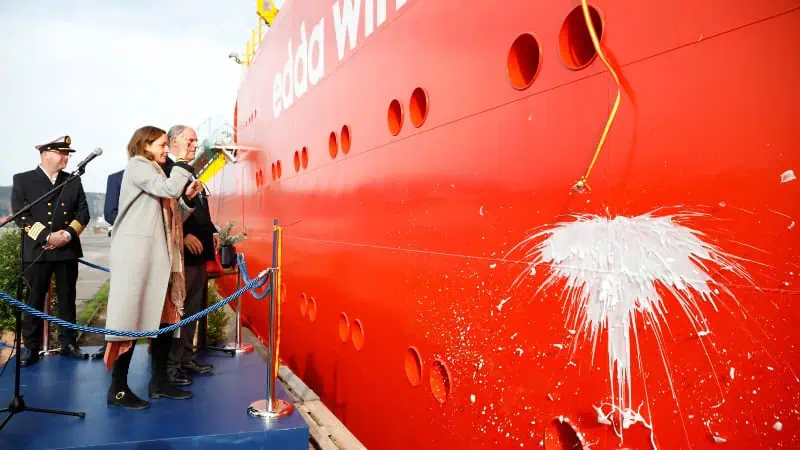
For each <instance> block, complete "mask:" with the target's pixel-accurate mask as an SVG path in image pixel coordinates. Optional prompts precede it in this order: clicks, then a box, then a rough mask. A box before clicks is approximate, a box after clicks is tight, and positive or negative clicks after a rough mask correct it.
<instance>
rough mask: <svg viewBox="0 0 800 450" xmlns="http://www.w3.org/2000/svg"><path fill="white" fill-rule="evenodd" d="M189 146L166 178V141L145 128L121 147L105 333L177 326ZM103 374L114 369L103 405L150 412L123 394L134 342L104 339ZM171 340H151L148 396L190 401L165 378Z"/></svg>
mask: <svg viewBox="0 0 800 450" xmlns="http://www.w3.org/2000/svg"><path fill="white" fill-rule="evenodd" d="M191 153H194V151H193V150H192V151H190V150H189V148H188V147H186V146H184V147H183V148H182V149H179V150H178V154H176V156H177V160H176V161H175V166H174V168H173V170H172V172H171V174H170V176H169V177H167V176H166V175H165V174H164V171H163V170H162V168H161V164H164V163H165V162H166V158H167V134H166V132H164V130H162V129H160V128H156V127H152V126H146V127H142V128H140V129H138V130H136V132H134V134H133V137H131V140H130V142H129V143H128V156H129V158H130V159H129V160H128V165H127V166H126V168H125V174H124V175H123V177H122V188H121V190H120V196H119V214H118V215H117V218H116V221H115V222H114V230H113V234H112V235H111V252H110V255H109V267H110V272H111V289H110V291H109V295H108V312H107V319H106V327H107V328H109V329H113V330H124V331H148V330H154V329H158V328H163V327H165V326H168V325H169V324H173V323H176V322H178V321H179V320H180V319H181V315H182V314H183V301H184V298H185V297H186V292H185V290H186V287H185V286H186V285H185V281H184V278H183V227H182V225H183V220H184V219H185V218H186V217H188V215H189V213H191V211H192V208H191V204H192V202H193V199H194V197H195V196H196V195H197V192H198V191H199V190H200V189H201V187H200V184H199V182H197V181H194V182H192V176H193V175H194V170H193V168H192V166H190V165H189V164H188V163H187V162H186V160H189V159H191V158H193V157H194V155H192V154H191ZM106 341H108V344H107V348H106V352H105V362H106V367H107V368H108V369H111V367H112V366H113V372H112V380H111V386H110V387H109V390H108V397H107V402H108V403H109V404H111V405H118V406H122V407H125V408H131V409H143V408H147V407H148V406H150V403H148V402H147V401H145V400H142V399H141V398H139V397H137V396H136V394H134V393H133V392H132V391H131V389H130V387H128V367H129V366H130V362H131V357H132V356H133V348H134V345H135V343H136V340H135V339H133V338H129V337H121V336H110V335H107V336H106ZM171 342H172V333H166V334H162V335H160V336H158V337H156V338H153V341H152V347H151V353H152V358H153V362H152V375H151V379H150V386H149V389H148V391H149V395H150V397H153V398H157V397H170V398H175V399H186V398H191V396H192V393H191V392H188V391H183V390H181V389H178V388H177V387H175V386H173V385H172V384H170V382H169V378H168V377H167V357H168V354H169V348H170V344H171Z"/></svg>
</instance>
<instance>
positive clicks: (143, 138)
mask: <svg viewBox="0 0 800 450" xmlns="http://www.w3.org/2000/svg"><path fill="white" fill-rule="evenodd" d="M165 134H167V132H166V131H164V130H162V129H161V128H158V127H154V126H152V125H146V126H143V127H142V128H139V129H138V130H136V131H134V132H133V136H131V140H130V142H128V157H129V158H133V157H134V156H136V155H141V156H144V157H145V158H147V159H149V160H151V161H152V160H153V155H151V154H150V153H148V152H146V151H145V150H144V149H145V147H147V146H148V145H150V144H152V143H153V142H155V141H156V139H158V138H160V137H161V136H164V135H165Z"/></svg>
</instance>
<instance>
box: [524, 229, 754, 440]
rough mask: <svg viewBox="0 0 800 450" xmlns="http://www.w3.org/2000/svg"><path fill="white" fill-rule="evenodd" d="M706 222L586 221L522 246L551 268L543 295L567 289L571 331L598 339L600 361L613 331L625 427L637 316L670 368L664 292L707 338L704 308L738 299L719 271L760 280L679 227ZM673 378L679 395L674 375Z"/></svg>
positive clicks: (611, 350) (615, 379) (614, 387)
mask: <svg viewBox="0 0 800 450" xmlns="http://www.w3.org/2000/svg"><path fill="white" fill-rule="evenodd" d="M698 216H701V214H676V215H668V216H661V217H655V216H653V215H652V214H645V215H641V216H637V217H623V216H618V217H615V218H613V219H610V218H606V217H601V216H596V215H582V216H576V217H575V219H576V220H574V221H571V222H562V223H558V224H556V225H554V226H552V227H550V228H549V229H546V230H544V231H540V232H538V233H536V234H533V235H532V236H530V237H528V238H527V239H526V240H525V241H523V242H522V243H521V244H520V245H523V244H530V245H532V248H530V250H529V251H528V253H527V255H526V256H527V258H528V261H529V262H530V263H532V264H534V265H540V264H549V265H550V269H551V270H550V274H549V276H548V278H547V279H546V280H545V282H544V283H542V285H541V286H540V288H539V291H542V290H545V289H553V290H561V285H560V284H559V283H561V282H564V283H565V284H566V286H565V288H564V289H563V292H564V294H563V295H564V297H565V298H564V301H565V303H566V310H567V316H568V318H567V321H568V322H569V323H568V325H569V326H570V327H571V328H572V327H573V326H572V325H574V328H577V329H578V330H579V333H580V334H581V335H583V336H585V337H586V338H587V339H591V341H592V359H594V353H595V350H596V345H597V341H598V338H599V336H600V334H601V333H602V332H603V331H605V332H606V333H608V370H609V380H610V383H611V399H612V402H613V403H614V406H615V408H614V410H615V411H616V412H617V413H619V414H620V416H621V417H620V419H621V422H622V423H624V422H625V421H626V415H630V414H631V411H632V410H631V402H632V398H631V397H632V388H631V373H630V369H631V332H633V337H634V339H635V340H636V342H637V344H636V345H637V347H638V336H637V331H638V330H637V324H636V322H637V318H643V319H644V320H645V321H648V322H649V323H652V325H653V327H652V328H648V329H651V330H653V333H654V334H655V336H656V338H657V341H658V345H659V347H660V350H661V356H662V361H663V363H664V366H665V368H666V369H668V367H667V361H666V357H665V356H664V351H663V339H662V331H661V327H662V322H666V308H665V304H664V303H665V300H670V301H671V299H669V298H667V299H665V298H662V296H661V294H660V293H659V291H658V290H657V286H658V285H660V286H662V287H664V288H666V290H667V291H668V292H669V293H671V294H672V295H671V297H674V299H675V301H677V305H678V306H679V307H680V308H681V310H682V311H683V312H684V314H685V315H686V317H687V318H688V319H689V320H690V322H691V324H692V326H693V328H694V331H695V333H697V334H698V336H705V335H707V334H708V333H710V329H709V328H708V325H707V320H706V318H705V315H704V314H703V311H702V310H701V308H700V304H701V303H704V302H708V303H710V304H711V306H712V307H713V308H714V310H715V311H716V310H717V307H716V304H715V303H714V302H715V299H718V298H719V292H720V291H723V292H725V293H727V294H728V295H730V297H731V298H733V295H732V294H731V292H730V291H729V290H728V289H727V288H726V287H725V286H724V285H721V284H718V283H717V282H716V281H715V280H714V278H713V277H712V273H715V272H712V267H713V266H716V268H717V269H719V268H725V270H726V271H731V272H733V273H735V274H736V275H738V276H741V277H742V278H744V279H747V280H749V281H750V282H752V280H750V278H749V276H748V275H747V273H746V272H745V270H744V269H743V268H742V266H741V265H739V264H738V263H737V262H736V261H734V259H735V258H734V257H733V256H731V255H728V254H726V253H724V252H722V251H721V250H720V249H718V248H717V247H715V246H713V245H711V244H708V243H706V242H704V241H703V240H702V239H701V237H702V236H704V235H703V233H701V232H699V231H696V230H693V229H691V228H688V227H687V226H684V225H682V224H681V223H679V221H681V219H688V218H692V217H698ZM518 246H519V245H518ZM515 248H516V247H515ZM512 251H513V250H512ZM537 293H538V292H537ZM734 301H735V298H734ZM637 312H638V313H639V314H636V313H637ZM640 320H641V319H640ZM640 365H641V359H640ZM667 375H668V377H669V380H670V388H671V389H672V392H673V397H675V394H674V392H675V391H674V386H673V385H672V379H671V376H670V374H669V371H668V370H667ZM627 420H628V421H630V417H628V418H627ZM622 428H623V429H624V428H626V427H624V426H623V427H622Z"/></svg>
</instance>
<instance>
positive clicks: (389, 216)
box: [212, 0, 800, 449]
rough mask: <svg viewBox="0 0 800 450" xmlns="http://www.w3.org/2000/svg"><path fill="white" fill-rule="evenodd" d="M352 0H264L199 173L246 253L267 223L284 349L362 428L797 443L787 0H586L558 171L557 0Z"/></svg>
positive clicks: (461, 438)
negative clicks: (278, 242) (397, 118)
mask: <svg viewBox="0 0 800 450" xmlns="http://www.w3.org/2000/svg"><path fill="white" fill-rule="evenodd" d="M373 1H374V0H367V1H366V3H364V2H361V1H356V2H354V3H355V4H358V5H359V13H358V17H359V20H358V22H357V24H356V25H357V29H358V33H357V38H356V39H355V42H353V44H354V47H353V48H352V49H351V47H350V42H349V41H346V39H345V35H344V34H342V32H341V30H343V29H344V28H343V27H342V26H341V25H340V24H339V22H341V21H340V20H338V19H339V17H341V14H342V11H345V17H346V14H347V8H346V7H344V5H348V4H353V3H352V2H350V1H349V0H345V1H344V2H340V1H336V2H334V1H330V0H320V1H308V2H289V4H288V5H287V7H286V8H285V9H284V10H283V11H281V13H280V15H279V17H278V20H277V21H276V22H275V25H274V27H273V28H272V29H271V30H270V32H269V33H268V34H267V36H266V37H265V39H264V41H263V43H262V45H261V47H260V48H259V50H258V54H257V56H256V58H255V60H254V62H253V64H251V65H250V66H249V67H248V68H247V69H246V74H245V76H244V79H243V83H242V86H241V89H240V92H239V96H238V103H237V107H236V134H237V141H238V143H240V144H243V145H249V146H256V147H258V148H260V149H262V150H261V151H251V152H241V153H240V154H239V158H240V161H239V162H238V163H237V164H233V165H229V166H227V167H226V168H225V169H224V170H223V172H222V173H221V174H219V175H218V176H217V177H216V178H215V179H214V182H213V183H212V192H214V193H216V194H217V195H218V201H217V202H216V203H215V205H214V209H215V214H216V215H217V218H218V220H219V221H220V222H223V221H228V220H237V221H238V222H239V223H240V224H242V223H243V224H244V226H245V227H246V228H247V234H248V239H247V240H246V241H245V242H244V243H242V244H240V245H239V246H238V249H239V250H240V251H242V252H244V254H245V255H246V258H247V265H248V268H249V269H250V272H251V273H253V272H255V271H256V270H260V269H262V268H264V267H266V266H268V265H269V264H270V263H271V244H272V242H271V241H272V220H273V218H274V217H277V218H278V219H279V220H280V223H281V224H282V225H284V226H285V228H284V239H285V241H284V246H283V281H284V289H285V303H284V304H283V313H282V322H281V327H282V334H281V341H280V355H281V358H282V359H283V360H284V362H285V363H286V364H288V365H289V366H290V367H291V368H292V369H293V370H294V371H295V372H296V373H297V374H298V375H299V376H300V377H301V378H303V380H304V381H305V382H306V383H308V384H309V385H310V386H311V387H312V388H313V389H314V390H315V391H316V392H317V393H318V394H319V395H320V396H321V398H322V400H323V401H324V402H325V403H326V404H327V406H328V407H329V408H330V409H331V410H332V411H333V412H334V413H335V414H336V415H337V416H338V417H339V418H340V419H341V420H342V421H343V422H344V424H345V425H346V426H348V427H349V428H350V430H351V431H352V432H353V433H354V434H355V435H356V436H357V437H358V438H359V439H360V440H361V441H362V442H363V443H364V444H365V445H366V446H367V447H368V448H376V449H377V448H380V449H407V448H420V449H421V448H493V449H494V448H509V449H510V448H530V447H533V448H538V447H539V446H540V445H543V446H545V447H546V448H558V449H561V448H573V447H572V445H573V444H575V443H576V442H583V445H585V446H586V447H589V446H591V448H618V447H626V448H649V447H650V446H652V445H653V444H655V445H656V446H657V447H658V448H668V449H673V448H674V449H679V448H714V447H716V446H717V445H720V444H722V445H724V446H726V447H727V448H737V449H755V448H795V447H797V446H798V445H800V436H798V430H799V429H800V420H798V419H800V413H799V412H798V409H800V407H798V405H800V389H798V388H799V387H800V379H798V371H800V367H798V362H799V361H800V350H798V345H797V341H798V340H800V331H798V328H795V325H796V322H797V321H798V320H800V313H798V312H797V311H798V310H797V302H798V301H800V297H798V284H800V279H798V272H800V260H799V259H798V256H797V255H798V251H800V245H798V244H800V239H798V235H797V233H798V232H800V230H798V227H795V226H794V220H797V219H798V218H800V206H799V205H800V203H798V201H797V199H798V193H799V191H798V189H800V181H797V180H792V178H793V172H790V170H794V171H795V172H797V171H798V170H800V134H799V133H798V132H797V126H798V124H800V107H798V103H797V101H798V99H800V53H798V52H797V51H796V48H795V47H796V43H798V42H800V2H798V1H797V0H783V1H778V0H773V1H755V0H747V1H743V2H734V3H731V2H721V1H712V0H704V1H700V2H697V1H683V0H679V1H673V2H632V1H614V0H609V1H602V2H593V3H591V5H592V6H593V7H595V8H597V11H599V19H600V22H598V24H602V34H601V38H602V48H603V49H604V55H605V56H606V57H607V59H608V60H609V63H610V64H611V65H612V67H613V68H616V72H617V74H618V75H619V76H620V79H621V85H622V100H621V103H620V106H619V109H618V112H617V114H616V117H615V120H614V121H613V123H612V125H611V128H610V132H609V134H608V140H607V141H606V143H605V145H604V147H603V148H602V149H601V151H600V153H599V157H598V158H597V162H596V164H595V166H594V168H593V169H592V171H591V173H590V175H589V177H588V184H589V186H590V187H591V190H590V191H589V190H588V189H587V190H585V191H584V192H583V193H579V192H578V191H577V190H575V189H574V188H573V185H574V184H575V183H576V181H578V180H579V179H580V178H581V177H582V176H583V175H584V174H585V172H586V170H587V168H588V167H589V164H590V162H591V160H592V157H593V155H594V153H595V149H596V147H597V144H598V141H599V139H600V136H601V134H602V132H603V129H604V126H605V125H606V121H607V120H608V117H609V114H610V112H611V109H612V106H613V103H614V100H615V96H616V92H617V84H616V83H615V81H614V78H613V77H612V76H611V75H610V73H609V71H608V70H607V68H606V67H605V65H604V64H603V62H602V60H601V59H600V58H597V57H595V58H594V59H592V60H591V62H590V63H588V65H587V66H586V67H584V68H581V69H572V68H569V67H568V66H567V64H566V63H565V62H564V59H563V55H564V53H563V52H561V51H560V49H561V48H562V46H563V45H567V44H571V45H572V46H573V47H572V48H573V50H572V52H571V54H572V56H573V57H577V58H580V57H581V56H582V55H588V54H591V53H592V44H591V40H587V39H586V38H585V35H584V39H583V40H581V37H580V36H581V34H580V28H579V26H580V25H582V26H583V27H585V21H583V15H582V10H581V8H580V2H578V1H574V0H573V1H559V2H532V1H521V0H520V1H518V0H509V1H506V2H502V5H501V4H500V3H491V2H488V3H487V2H474V3H469V2H455V1H450V0H447V1H438V0H437V1H427V2H423V1H414V0H410V1H408V2H400V3H401V4H400V6H399V8H397V5H396V4H395V1H394V0H388V2H386V3H387V5H386V9H385V11H386V12H385V14H386V19H385V21H383V22H382V23H381V24H378V23H377V22H380V20H377V19H376V20H375V21H373V22H372V27H371V28H372V30H371V32H370V33H368V34H369V36H367V37H365V29H367V28H370V27H369V26H367V25H365V19H364V17H365V13H372V14H374V16H373V17H376V18H377V17H380V16H381V15H382V14H383V12H382V11H380V10H381V8H380V3H381V2H380V0H379V1H377V2H375V3H373ZM343 4H344V5H343ZM576 7H577V8H578V9H577V11H578V12H577V15H578V19H580V20H578V21H575V20H576V19H574V17H575V16H573V21H574V22H573V24H572V25H571V26H572V27H573V28H572V29H571V30H568V31H566V32H565V31H564V28H563V27H564V25H563V24H564V22H565V19H566V18H567V17H568V15H569V14H570V13H571V12H572V11H574V10H575V8H576ZM354 17H355V14H354ZM367 17H369V15H367ZM321 19H323V21H322V22H320V20H321ZM343 23H345V24H346V23H347V20H346V19H345V20H344V22H343ZM317 26H319V27H320V28H315V27H317ZM337 29H339V34H338V39H337ZM314 30H317V31H316V34H315V31H314ZM320 30H321V31H320ZM304 33H305V37H303V36H304ZM525 33H529V34H530V35H531V36H532V37H533V39H535V41H536V42H537V43H538V49H539V50H538V52H539V53H538V56H539V58H538V68H537V69H536V70H535V71H534V70H532V69H533V65H531V64H529V62H530V61H534V60H536V59H537V58H536V57H537V54H536V51H532V50H531V49H534V48H535V46H531V45H527V46H526V44H530V43H531V42H533V41H531V40H530V38H523V39H522V40H521V41H519V42H520V43H521V45H522V47H517V48H516V50H515V51H516V52H517V54H518V55H520V56H521V57H523V62H522V63H520V64H521V65H522V67H523V70H522V71H519V70H517V67H519V64H518V63H516V62H515V60H514V58H513V57H512V58H511V62H509V51H510V49H511V48H512V44H513V43H514V42H515V40H516V39H517V38H518V37H519V36H520V35H522V34H525ZM320 36H322V37H321V38H320ZM347 39H350V37H349V36H348V37H347ZM571 40H572V41H571ZM302 45H305V48H303V47H302ZM298 46H300V48H298ZM287 48H289V49H290V50H291V53H292V56H291V58H292V59H289V58H290V55H289V51H287ZM320 48H322V49H323V53H324V55H323V56H322V61H323V62H322V63H320V62H319V61H320V59H319V58H320V56H319V54H320V51H319V50H320ZM340 48H341V56H342V58H341V61H340V58H339V55H340ZM567 53H570V52H567ZM297 54H302V55H307V56H308V57H309V59H310V61H308V66H307V67H306V66H305V65H306V62H303V61H302V58H301V60H300V61H299V62H298V61H297V58H296V55H297ZM287 60H288V61H290V62H291V66H292V68H293V69H296V73H295V74H294V78H296V79H295V80H294V82H293V83H289V82H288V81H289V77H290V75H289V72H288V71H287V72H286V75H285V76H281V75H278V76H277V77H276V74H280V73H282V72H283V71H284V69H285V68H287V67H289V66H288V65H287ZM526 61H528V62H526ZM295 63H296V64H295ZM534 72H535V77H534V78H533V80H532V82H531V83H530V85H529V86H528V87H526V88H515V87H513V86H512V81H514V82H517V83H518V84H519V82H520V80H522V82H523V83H522V84H525V83H524V82H525V81H527V78H526V76H527V75H530V74H531V73H534ZM303 76H307V77H308V78H307V79H306V85H305V86H304V85H303ZM277 78H281V79H282V80H281V81H276V79H277ZM510 79H511V80H512V81H510ZM418 87H419V88H422V89H424V95H423V96H422V97H419V96H418V97H417V99H416V100H419V99H421V98H423V99H424V100H426V106H427V115H426V117H425V119H424V121H423V122H422V123H421V124H420V123H419V122H421V121H420V120H418V119H420V114H419V112H420V110H421V109H420V108H419V106H420V104H419V103H414V101H413V100H412V99H411V97H412V92H413V91H414V90H415V88H418ZM518 87H519V86H518ZM290 92H291V93H292V94H291V95H289V93H290ZM298 92H299V93H300V94H301V95H300V96H299V98H298V95H295V94H297V93H298ZM276 95H278V96H279V98H277V99H276V98H275V97H276ZM284 97H285V98H284ZM394 99H397V100H398V101H399V104H400V106H401V110H402V116H403V121H402V126H401V127H400V129H399V133H398V134H397V135H396V136H395V135H393V132H392V123H391V122H392V119H391V112H389V111H390V103H391V102H392V100H394ZM412 103H413V105H412ZM415 122H416V124H415ZM345 125H346V126H347V127H348V129H349V130H348V131H349V139H347V136H343V133H342V128H343V126H345ZM416 125H419V126H416ZM395 131H396V129H395ZM332 132H333V133H334V136H335V140H336V142H335V143H334V145H333V146H332V147H333V148H334V149H335V150H336V155H335V157H332V156H331V153H332V152H331V150H330V147H329V144H330V143H331V142H330V140H331V133H332ZM343 138H344V139H343ZM347 142H349V144H350V148H349V150H348V151H347V152H346V153H345V151H344V150H345V149H344V148H343V145H345V147H346V143H347ZM304 148H305V149H304ZM295 152H297V155H298V156H297V164H296V165H295V161H294V159H295V156H294V155H295ZM278 161H280V163H281V164H280V169H278V168H277V166H276V164H277V162H278ZM295 167H299V170H297V171H296V170H295ZM277 172H280V173H277ZM223 286H224V288H225V289H226V290H227V291H228V292H230V291H231V290H232V289H233V285H232V284H231V283H228V284H223ZM244 305H245V306H244V307H243V315H244V317H245V320H246V323H247V324H248V325H249V326H250V327H251V328H252V329H253V330H254V331H255V332H256V333H258V334H261V335H265V334H266V332H267V324H266V305H265V304H264V302H257V301H254V300H253V299H252V298H250V297H248V298H247V300H245V303H244ZM621 422H622V425H624V426H623V427H620V425H621ZM620 436H621V437H622V439H620Z"/></svg>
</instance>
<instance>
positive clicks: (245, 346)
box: [225, 342, 254, 353]
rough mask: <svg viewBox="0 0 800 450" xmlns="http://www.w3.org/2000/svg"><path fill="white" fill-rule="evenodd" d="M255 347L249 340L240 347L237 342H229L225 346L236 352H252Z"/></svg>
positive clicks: (226, 348)
mask: <svg viewBox="0 0 800 450" xmlns="http://www.w3.org/2000/svg"><path fill="white" fill-rule="evenodd" d="M253 349H254V348H253V344H248V343H247V342H242V343H240V344H239V346H238V347H237V346H236V344H228V345H226V346H225V350H232V351H234V352H236V353H250V352H252V351H253Z"/></svg>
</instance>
